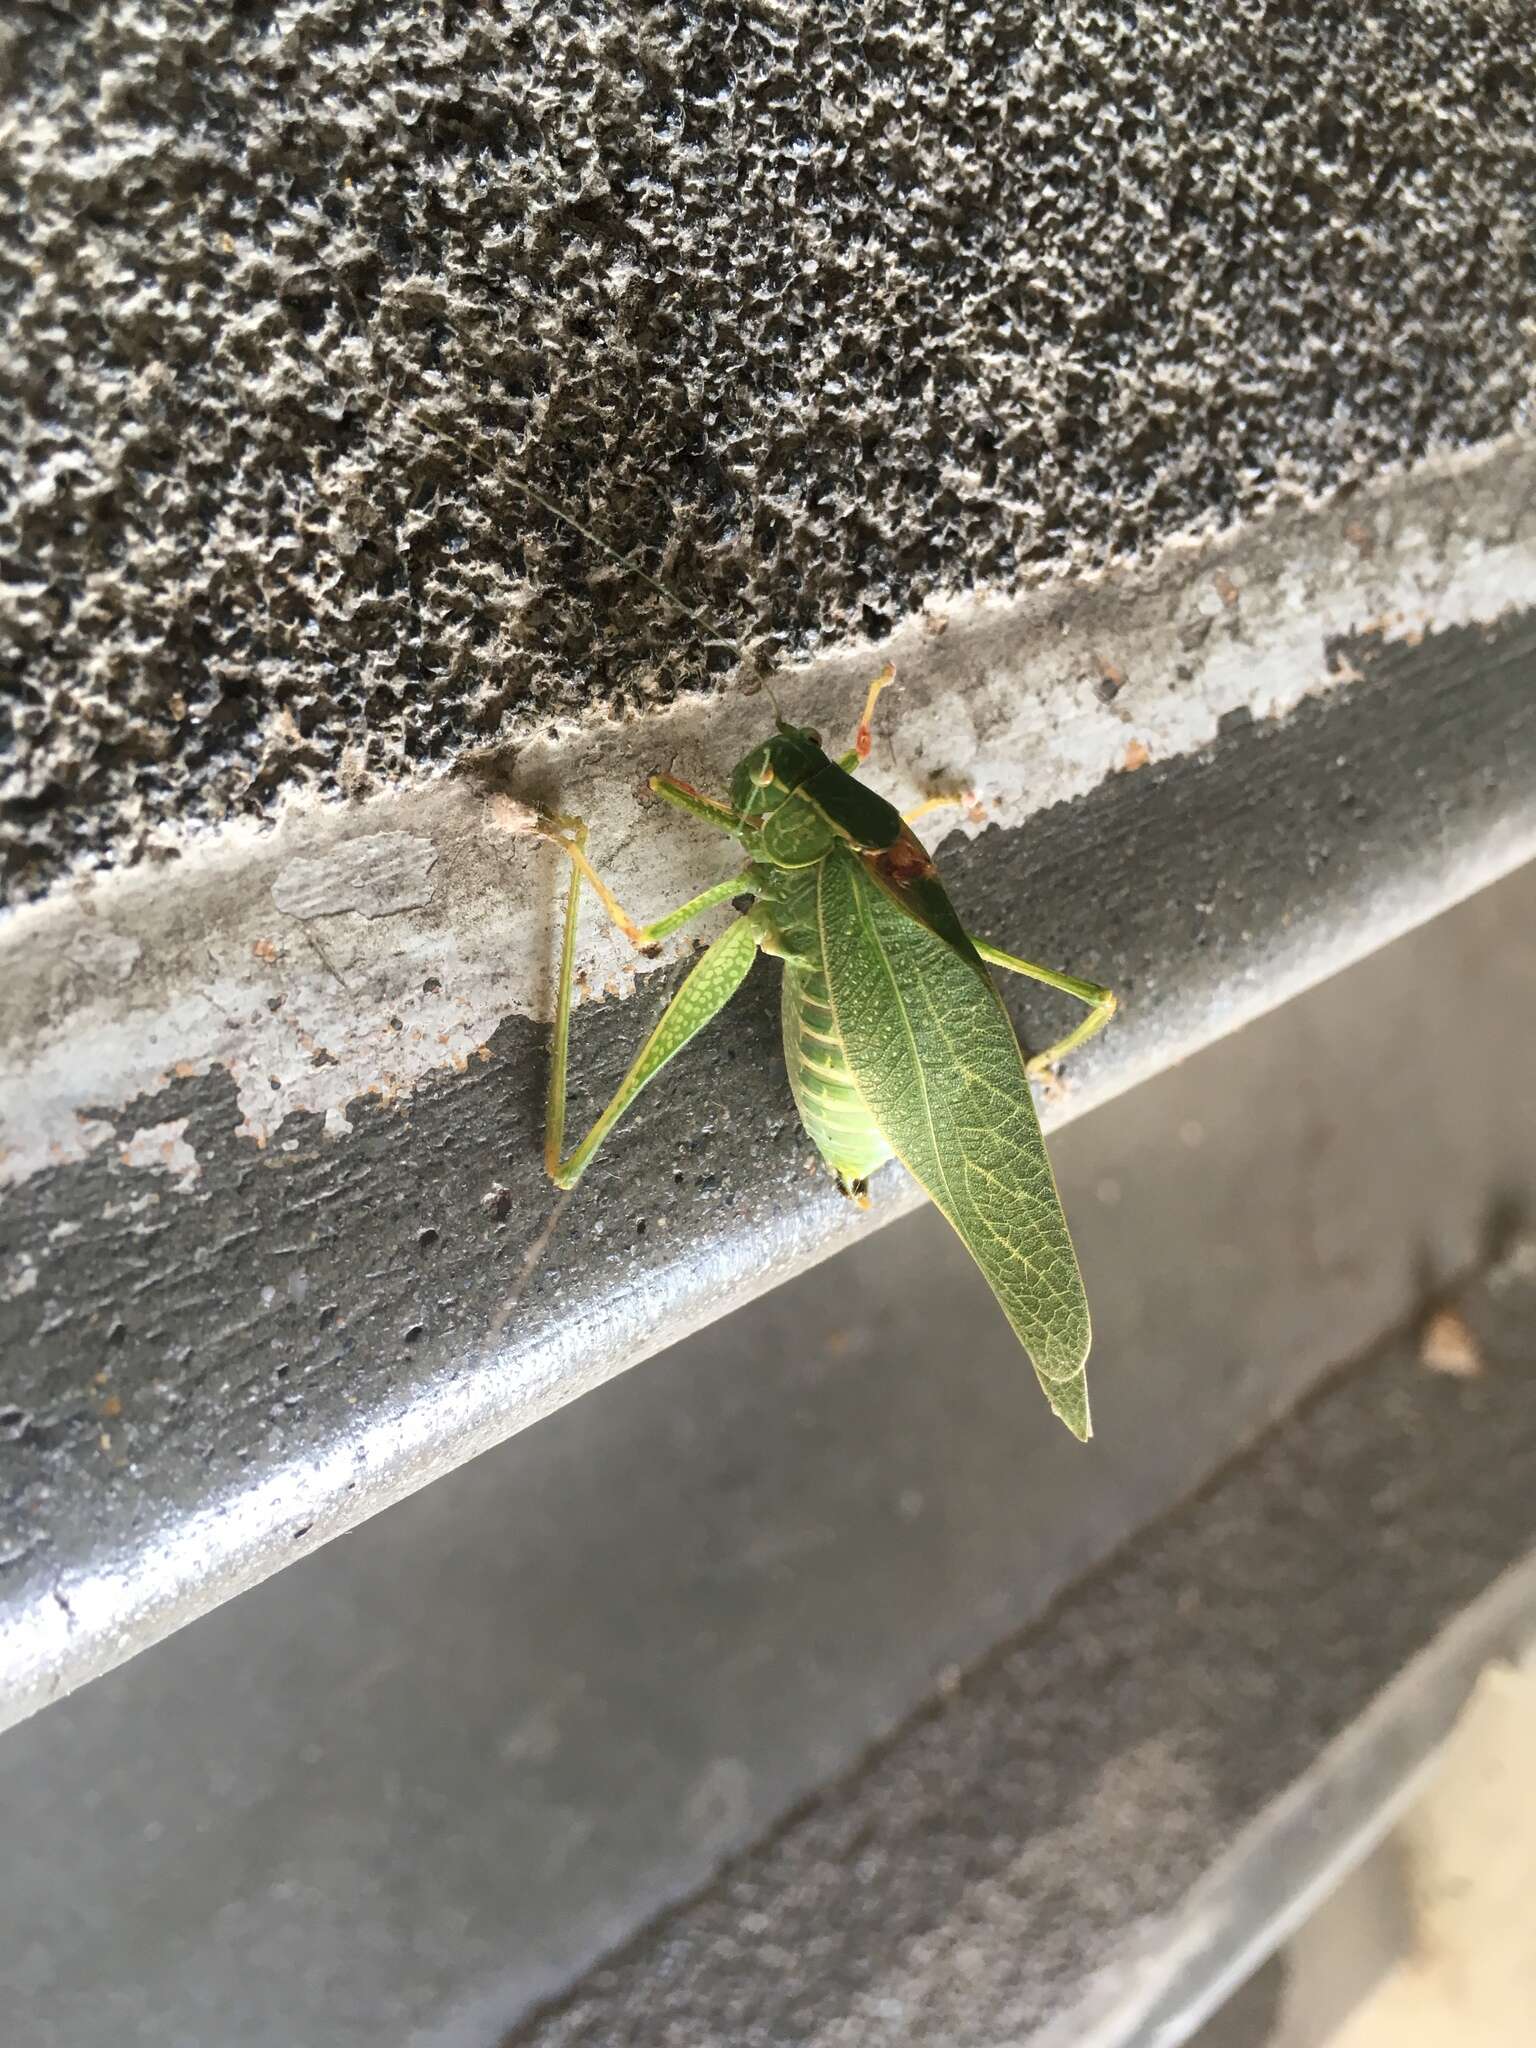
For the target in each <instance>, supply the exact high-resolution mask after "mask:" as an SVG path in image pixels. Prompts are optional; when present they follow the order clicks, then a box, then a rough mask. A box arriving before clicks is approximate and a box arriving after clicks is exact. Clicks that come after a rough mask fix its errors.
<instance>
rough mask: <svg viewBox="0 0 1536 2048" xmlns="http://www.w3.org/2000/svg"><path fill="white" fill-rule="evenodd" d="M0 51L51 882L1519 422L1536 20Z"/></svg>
mask: <svg viewBox="0 0 1536 2048" xmlns="http://www.w3.org/2000/svg"><path fill="white" fill-rule="evenodd" d="M0 61H3V63H4V67H5V91H4V101H5V111H4V114H3V116H0V170H3V175H4V181H5V191H6V194H7V204H6V207H5V209H4V224H3V227H0V279H3V283H0V291H3V296H4V302H5V325H6V337H7V360H6V365H5V372H4V376H5V397H6V406H5V410H4V414H3V421H0V431H3V435H4V443H3V447H4V453H3V458H0V556H3V557H4V559H5V561H6V564H7V570H6V576H5V580H4V583H3V585H0V659H3V661H4V664H5V681H6V686H7V687H6V694H5V706H6V716H7V719H8V721H9V724H8V728H7V731H6V735H5V738H4V740H3V742H0V749H3V767H4V775H5V780H4V787H3V800H4V833H5V839H4V851H5V855H6V860H7V868H8V872H9V876H10V880H11V886H12V888H13V889H14V890H16V891H19V892H22V893H26V892H31V891H33V890H35V889H36V888H38V887H39V886H40V885H42V884H44V883H46V882H47V881H48V880H49V878H50V877H53V876H56V875H58V874H59V873H60V872H62V871H63V870H64V869H65V868H66V867H67V866H68V865H69V864H70V863H71V862H74V861H76V860H80V859H85V860H90V861H95V860H108V861H117V862H121V861H124V860H131V859H133V858H134V857H135V856H137V855H139V854H141V853H143V852H144V851H145V850H146V849H153V848H156V847H162V846H163V843H164V839H165V835H166V834H167V831H168V828H170V827H172V826H181V825H184V824H185V823H186V822H187V821H189V820H194V819H205V820H206V819H223V818H228V817H231V816H249V815H257V816H264V815H268V814H269V813H270V812H271V810H272V809H273V807H274V805H275V804H276V803H277V801H278V799H279V798H280V797H281V796H282V795H283V794H284V793H285V792H292V791H294V790H295V789H301V788H314V789H318V790H320V791H322V792H327V793H332V794H335V793H337V792H344V791H351V790H356V789H359V788H363V787H367V786H370V785H372V784H376V783H380V782H382V783H386V784H397V783H398V782H400V781H401V780H402V779H404V778H406V777H408V776H414V775H416V774H419V773H420V772H422V771H424V770H431V769H433V768H436V767H438V766H440V765H442V764H444V763H447V762H449V761H451V760H453V759H454V758H455V756H456V755H458V754H459V753H460V751H461V750H462V749H463V748H464V747H466V746H468V745H479V744H482V743H484V742H486V741H487V740H489V739H492V738H495V737H497V736H500V737H503V738H506V739H510V740H512V741H514V742H518V743H521V742H525V741H527V740H529V739H530V738H532V737H533V736H534V735H535V734H537V733H540V732H542V731H544V730H546V729H547V728H548V726H549V725H550V724H552V723H553V724H556V725H561V726H563V725H565V724H567V723H568V722H570V721H571V720H573V719H579V718H580V717H582V716H583V715H585V714H590V713H592V712H593V711H594V709H601V708H604V707H606V708H609V709H614V708H618V707H621V706H635V705H639V704H654V703H657V702H659V701H662V700H665V699H669V698H671V697H673V696H675V695H677V694H678V693H679V692H688V691H690V690H694V689H698V688H700V687H702V686H704V685H705V684H706V683H707V682H708V680H709V677H710V675H711V673H713V672H716V671H718V672H720V673H722V674H723V673H724V672H725V671H727V670H729V669H730V668H731V667H732V665H733V663H734V662H735V648H736V645H737V644H738V643H740V644H743V645H745V647H746V648H747V649H748V658H747V663H746V666H747V668H748V669H752V668H756V667H758V666H761V665H763V664H765V663H768V664H776V663H777V662H778V660H779V659H780V657H781V656H782V655H784V654H786V653H792V652H804V651H806V650H808V649H811V648H813V647H815V646H817V645H828V646H831V645H842V644H846V643H848V642H850V641H857V640H860V639H864V638H868V637H876V638H878V637H879V636H881V635H883V634H885V633H886V632H888V631H889V630H891V629H893V628H895V627H897V626H898V625H900V624H901V623H902V622H903V621H904V620H906V619H908V618H910V617H912V616H914V615H915V614H916V613H917V612H919V611H920V610H921V609H922V608H923V607H924V606H925V605H933V604H937V605H938V606H939V607H940V608H941V609H942V607H943V605H944V603H945V601H946V600H947V597H948V595H949V594H951V593H955V592H962V591H970V590H974V589H976V588H979V587H980V586H984V585H990V586H996V587H1001V588H1005V589H1006V588H1010V587H1013V586H1015V585H1017V584H1019V583H1020V582H1026V583H1027V582H1028V581H1029V580H1030V579H1032V578H1034V577H1035V576H1037V575H1040V574H1043V573H1050V572H1055V571H1060V570H1073V569H1078V568H1081V567H1084V566H1087V565H1092V564H1097V563H1103V562H1106V561H1111V560H1120V559H1125V558H1129V557H1131V556H1135V555H1141V556H1143V557H1145V556H1146V555H1147V554H1149V553H1150V551H1152V550H1153V549H1154V548H1155V546H1156V545H1157V544H1158V543H1160V542H1162V541H1164V540H1166V539H1167V538H1168V537H1169V536H1171V535H1174V534H1179V533H1186V532H1189V531H1191V530H1201V531H1208V530H1210V529H1211V528H1213V527H1216V526H1221V525H1223V524H1226V523H1229V522H1232V521H1234V520H1237V519H1240V518H1242V517H1244V516H1246V515H1249V514H1252V513H1253V512H1255V511H1256V510H1258V509H1259V508H1261V507H1263V506H1264V505H1266V504H1268V503H1270V502H1271V501H1273V500H1274V499H1275V498H1276V497H1277V496H1284V495H1285V494H1287V493H1291V492H1295V491H1298V490H1300V491H1315V490H1320V489H1327V488H1331V487H1334V486H1337V485H1340V484H1345V483H1349V482H1352V481H1357V480H1360V479H1362V478H1366V477H1369V476H1371V475H1374V474H1376V473H1377V472H1378V471H1380V470H1381V469H1382V468H1383V467H1385V466H1389V465H1393V464H1397V463H1399V462H1402V461H1405V460H1412V459H1415V458H1418V457H1421V456H1423V455H1424V454H1425V453H1426V452H1428V451H1430V450H1432V449H1435V448H1442V447H1447V446H1451V447H1455V446H1466V445H1469V444H1473V443H1477V442H1480V441H1484V440H1487V439H1489V438H1491V437H1494V436H1496V435H1498V434H1501V433H1503V432H1506V431H1508V430H1510V429H1512V428H1515V427H1518V426H1519V425H1520V424H1521V422H1522V420H1525V419H1528V418H1529V413H1530V403H1531V363H1532V344H1531V334H1530V324H1529V323H1530V319H1531V315H1532V309H1533V299H1532V277H1531V271H1530V267H1529V262H1528V252H1529V249H1530V246H1531V243H1532V239H1533V234H1536V224H1533V218H1532V209H1533V206H1536V197H1533V195H1536V165H1533V151H1536V141H1533V136H1536V78H1533V70H1532V62H1531V55H1530V21H1529V11H1528V9H1527V8H1526V7H1524V6H1522V5H1520V4H1518V0H1497V4H1495V5H1493V6H1492V7H1489V8H1487V9H1484V10H1483V11H1482V13H1481V14H1480V15H1479V16H1478V17H1477V20H1476V27H1475V32H1474V30H1473V28H1472V20H1471V17H1469V15H1468V13H1467V10H1466V9H1465V7H1463V6H1461V5H1455V4H1449V0H1436V4H1427V5H1421V6H1417V7H1415V8H1413V9H1412V10H1411V11H1409V12H1406V13H1405V12H1404V10H1402V9H1401V8H1399V7H1395V6H1387V5H1384V4H1382V5H1375V6H1368V7H1365V8H1361V7H1359V6H1354V5H1327V6H1319V7H1311V8H1307V9H1300V10H1298V9H1291V10H1286V11H1284V13H1281V14H1277V13H1276V12H1275V11H1274V10H1272V9H1267V8H1264V7H1262V6H1259V5H1256V4H1254V5H1239V6H1236V7H1234V6H1233V5H1231V4H1228V0H1221V4H1216V0H1201V4H1199V5H1197V6H1193V7H1190V6H1185V5H1182V4H1180V5H1173V4H1156V5H1152V6H1143V7H1139V8H1135V9H1123V8H1111V7H1100V6H1088V7H1074V8H1071V9H1067V8H1061V9H1049V8H1048V9H1040V10H1037V11H1035V12H1034V13H1033V14H1032V15H1030V16H1028V17H1027V18H1026V17H1023V16H1021V15H1020V14H1019V11H1018V10H1017V9H1016V8H1011V7H1004V6H992V5H987V4H982V5H977V6H972V7H969V8H967V9H966V10H965V13H964V16H963V19H962V18H959V17H954V16H945V17H943V19H942V21H941V20H940V18H938V17H937V16H935V15H933V14H932V13H931V12H930V13H924V12H923V11H921V10H919V11H918V12H916V13H914V12H913V10H912V9H911V8H910V7H909V6H877V7H875V8H874V9H873V10H867V9H866V10H860V11H858V12H856V13H854V14H850V15H846V16H838V17H836V18H833V17H832V16H829V15H828V14H826V13H825V11H823V10H817V9H813V8H805V7H802V6H798V5H795V4H791V0H749V4H746V5H742V6H739V7H732V8H727V9H724V10H721V9H714V10H711V11H710V13H709V15H708V17H707V20H706V21H704V22H703V23H701V22H700V21H699V20H698V19H696V18H695V15H694V13H693V11H692V10H691V9H689V8H687V7H684V6H681V5H675V4H671V0H668V4H665V5H663V6H661V7H658V8H654V9H651V10H650V11H648V12H647V13H646V14H645V15H644V16H643V18H637V17H635V16H634V15H633V14H632V13H631V12H630V11H629V10H623V9H612V8H610V7H608V6H606V5H604V4H602V0H597V4H592V5H587V4H576V5H557V6H514V7H512V8H509V9H507V10H505V11H499V12H498V13H497V14H496V15H495V16H494V18H493V17H492V16H491V15H490V14H488V13H486V12H485V11H477V10H470V11H467V12H465V13H462V14H460V13H456V12H453V11H449V12H448V13H447V14H444V12H443V11H442V10H439V9H426V10H410V9H404V8H400V7H395V6H390V5H379V6H372V7H365V8H363V9H361V10H359V9H357V8H355V7H353V6H351V5H350V4H342V0H296V4H294V5H291V6H288V7H284V8H281V9H272V8H267V7H258V8H255V9H241V10H234V11H232V10H215V12H214V14H213V15H212V16H210V13H209V11H208V10H207V9H205V8H202V7H199V6H195V5H190V4H187V0H150V4H148V5H146V6H143V7H136V8H133V9H131V10H126V11H125V10H123V9H121V8H118V7H112V6H108V5H105V4H94V5H87V6H84V7H78V8H72V9H69V10H66V11H59V10H50V9H45V8H42V7H26V8H22V9H19V10H17V11H16V12H15V15H14V18H13V19H12V20H11V21H10V22H9V23H8V25H7V28H6V31H5V40H4V44H3V46H0ZM524 484H531V485H533V486H534V487H535V488H537V489H539V490H540V491H542V492H544V493H546V494H548V495H549V496H550V497H551V498H553V499H554V500H557V501H558V502H559V503H560V504H561V505H563V506H566V507H568V508H571V509H573V510H574V511H575V512H576V513H577V514H578V516H580V517H581V518H582V519H583V520H585V521H586V522H587V523H589V524H590V525H591V527H592V528H593V529H594V530H595V531H597V532H599V533H600V534H601V535H602V536H603V537H604V538H605V539H606V540H607V541H608V542H610V543H611V544H612V545H613V546H614V547H616V548H618V549H620V550H621V551H625V552H630V551H634V552H635V553H637V554H638V555H639V556H640V557H641V558H642V560H643V563H644V565H645V566H646V567H647V568H649V569H650V570H651V571H652V572H654V573H657V574H659V575H661V576H662V577H664V578H665V579H666V580H667V581H668V583H669V584H671V585H673V586H675V587H676V588H677V589H678V590H679V591H680V592H681V594H682V596H683V597H684V599H685V601H686V602H687V603H689V604H690V605H692V606H694V607H696V608H698V609H699V610H700V611H701V612H702V613H703V614H704V616H705V619H706V623H705V624H703V625H698V624H695V623H694V622H693V621H692V620H690V619H688V618H686V617H684V616H683V615H682V614H681V613H680V612H679V611H678V610H677V609H676V608H675V607H674V606H671V605H669V604H667V603H666V602H665V601H664V600H663V599H661V598H659V597H658V596H657V595H656V594H655V592H654V591H653V590H652V589H651V588H650V587H649V586H648V585H647V584H645V583H644V582H643V581H641V580H639V579H638V578H637V577H636V576H634V575H632V574H629V573H627V572H623V571H619V570H616V569H615V568H614V567H613V565H612V563H611V562H610V561H609V560H608V558H607V557H606V556H605V555H604V554H603V553H602V552H601V551H600V550H599V549H598V548H597V547H596V546H594V545H593V544H592V543H591V542H589V541H588V540H586V539H583V538H582V537H581V536H580V535H578V534H576V533H574V532H573V531H572V530H571V529H570V528H569V527H568V526H566V525H564V524H562V523H561V522H560V521H558V520H557V519H555V518H553V517H552V516H551V515H550V514H549V513H548V512H547V511H546V510H545V509H543V507H542V506H540V505H538V504H537V503H535V502H533V501H531V500H530V499H529V497H528V496H527V494H526V491H525V490H524V488H523V486H524ZM1362 544H1363V545H1368V536H1367V537H1366V539H1365V541H1364V542H1363V543H1362ZM716 640H719V641H723V642H724V643H726V644H725V645H719V646H712V645H711V644H710V643H711V642H712V641H716ZM1084 652H1085V655H1086V654H1087V650H1084ZM1110 658H1111V659H1112V657H1110ZM1089 673H1090V676H1095V675H1096V674H1097V670H1096V669H1090V671H1089ZM173 836H174V835H173Z"/></svg>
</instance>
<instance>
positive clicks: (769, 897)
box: [753, 861, 891, 1196]
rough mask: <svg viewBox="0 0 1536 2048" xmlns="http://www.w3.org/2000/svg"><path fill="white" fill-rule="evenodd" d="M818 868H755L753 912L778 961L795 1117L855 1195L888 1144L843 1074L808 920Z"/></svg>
mask: <svg viewBox="0 0 1536 2048" xmlns="http://www.w3.org/2000/svg"><path fill="white" fill-rule="evenodd" d="M820 866H821V863H820V861H813V862H810V863H808V864H807V865H806V866H804V867H795V868H771V867H767V866H760V867H758V868H757V869H756V871H755V873H754V875H753V887H754V890H755V892H756V895H757V907H756V910H755V912H754V915H755V918H756V921H757V923H758V927H759V930H760V932H761V934H762V943H763V944H764V947H765V950H767V951H769V952H771V953H774V954H777V955H778V956H779V958H780V959H782V961H783V963H784V988H783V997H782V1002H781V1005H780V1014H781V1016H782V1019H783V1026H784V1064H785V1067H786V1068H787V1069H788V1072H789V1086H790V1091H791V1093H792V1094H793V1096H794V1098H795V1107H796V1109H798V1110H799V1112H800V1121H801V1123H802V1124H804V1126H805V1130H806V1135H807V1136H808V1137H809V1139H810V1141H811V1143H812V1144H813V1145H814V1146H815V1147H816V1150H817V1151H818V1152H819V1153H820V1154H821V1156H822V1158H823V1159H824V1160H825V1161H826V1163H827V1165H828V1166H830V1167H831V1169H832V1171H833V1172H834V1173H835V1174H836V1175H837V1177H838V1180H839V1182H840V1183H841V1184H842V1186H843V1188H844V1189H845V1190H847V1191H848V1192H853V1191H854V1190H857V1191H858V1193H859V1194H860V1195H861V1196H862V1193H863V1184H864V1182H865V1181H866V1180H868V1178H869V1176H870V1175H871V1174H872V1173H873V1172H874V1171H875V1169H876V1167H879V1166H883V1165H884V1164H885V1162H886V1160H887V1159H889V1158H890V1157H891V1146H890V1141H889V1140H888V1139H887V1137H886V1135H885V1133H884V1132H883V1131H882V1130H881V1128H880V1126H879V1125H878V1124H877V1123H876V1122H875V1120H874V1118H873V1116H872V1115H871V1114H870V1110H869V1104H868V1103H867V1102H866V1101H865V1100H864V1097H863V1096H862V1095H861V1094H860V1093H859V1090H858V1088H857V1086H856V1085H855V1083H854V1080H853V1076H852V1075H851V1074H850V1073H849V1071H848V1057H847V1053H846V1051H845V1049H844V1046H843V1041H842V1038H841V1037H840V1035H839V1033H838V1029H837V1017H836V1013H835V1012H834V1011H833V1008H832V1000H831V997H830V996H829V995H828V993H827V977H826V972H825V967H824V963H823V960H822V953H821V934H820V929H819V926H818V923H817V917H816V895H817V888H816V883H817V875H818V872H819V870H820Z"/></svg>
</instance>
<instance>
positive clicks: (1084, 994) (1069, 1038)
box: [966, 932, 1119, 1079]
mask: <svg viewBox="0 0 1536 2048" xmlns="http://www.w3.org/2000/svg"><path fill="white" fill-rule="evenodd" d="M966 936H967V937H968V938H969V939H970V942H971V944H972V945H973V946H974V947H975V948H976V950H977V952H978V953H979V954H980V955H981V957H982V959H983V960H985V961H986V962H987V964H988V966H989V967H1000V968H1002V969H1003V971H1004V973H1006V974H1022V975H1026V976H1027V977H1028V978H1029V980H1031V981H1038V982H1040V983H1042V984H1043V985H1044V986H1045V987H1046V988H1054V989H1059V990H1060V991H1061V993H1062V994H1063V995H1068V996H1072V997H1074V998H1075V999H1076V1000H1077V1001H1078V1002H1080V1003H1086V1004H1087V1005H1088V1015H1087V1016H1086V1017H1085V1018H1084V1019H1083V1021H1082V1022H1081V1024H1078V1025H1077V1026H1075V1027H1074V1029H1072V1030H1071V1031H1069V1032H1067V1033H1066V1034H1065V1036H1064V1037H1061V1038H1058V1039H1057V1040H1056V1042H1055V1043H1054V1044H1053V1045H1048V1046H1046V1048H1045V1049H1044V1051H1043V1052H1037V1053H1033V1054H1031V1056H1030V1058H1029V1060H1028V1061H1027V1062H1026V1068H1025V1071H1026V1072H1027V1073H1028V1074H1029V1076H1030V1078H1031V1079H1034V1078H1035V1077H1036V1076H1038V1075H1040V1074H1043V1073H1045V1072H1046V1071H1047V1069H1049V1068H1051V1067H1054V1066H1055V1065H1056V1063H1057V1062H1058V1060H1064V1059H1065V1058H1066V1057H1067V1055H1068V1053H1073V1052H1076V1051H1077V1049H1078V1047H1079V1046H1081V1045H1086V1044H1087V1043H1088V1040H1089V1039H1090V1038H1093V1037H1096V1036H1097V1034H1098V1033H1099V1032H1100V1031H1102V1030H1103V1029H1104V1026H1105V1025H1106V1024H1107V1023H1108V1022H1109V1020H1110V1018H1111V1017H1113V1016H1114V1014H1115V1012H1116V1010H1117V1009H1118V1008H1119V998H1118V997H1117V996H1116V995H1115V993H1114V991H1113V990H1112V989H1107V988H1104V987H1102V986H1101V985H1100V984H1099V983H1098V982H1096V981H1083V980H1080V979H1079V978H1078V977H1077V976H1076V975H1073V974H1058V973H1056V971H1055V970H1054V969H1053V968H1050V967H1041V966H1038V965H1037V964H1036V962H1034V961H1033V960H1021V959H1020V958H1019V957H1018V956H1017V954H1014V953H1005V952H1003V951H1002V949H1001V948H1000V947H998V946H992V945H989V944H988V943H987V941H986V940H985V939H978V938H977V937H976V935H975V933H974V932H968V933H967V934H966Z"/></svg>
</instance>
